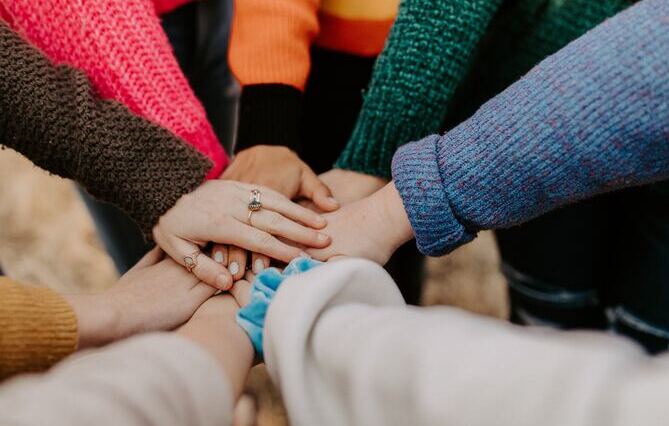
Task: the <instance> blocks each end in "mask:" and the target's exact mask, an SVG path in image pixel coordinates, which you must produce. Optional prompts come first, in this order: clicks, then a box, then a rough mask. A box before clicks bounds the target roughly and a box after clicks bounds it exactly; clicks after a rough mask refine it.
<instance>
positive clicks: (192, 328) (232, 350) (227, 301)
mask: <svg viewBox="0 0 669 426" xmlns="http://www.w3.org/2000/svg"><path fill="white" fill-rule="evenodd" d="M212 307H213V309H212ZM238 310H239V306H238V305H237V303H236V302H235V300H234V299H233V298H232V297H231V296H230V295H221V296H216V297H215V298H214V299H210V300H209V301H208V302H207V306H203V307H201V308H200V309H199V310H198V311H197V312H196V313H195V315H194V316H193V318H192V319H191V320H190V321H188V322H187V323H186V324H184V325H183V326H182V327H181V328H180V329H179V330H178V332H177V333H178V334H180V335H182V336H184V337H185V338H187V339H189V340H190V341H192V342H194V343H195V344H197V345H198V346H200V347H201V348H202V349H204V350H205V351H206V352H207V353H209V354H210V355H211V356H212V357H213V358H214V359H215V360H216V361H217V363H218V366H219V368H220V369H221V370H222V371H223V373H224V375H225V377H226V378H227V379H228V383H229V384H230V389H231V391H232V396H233V399H235V400H236V399H237V398H238V397H239V395H240V394H241V392H242V390H243V389H244V384H245V383H246V377H247V375H248V372H249V370H250V368H251V365H252V363H253V346H252V345H251V342H250V340H249V338H248V337H247V336H246V334H245V333H244V330H242V329H241V328H240V327H239V326H238V325H237V322H236V320H235V315H236V314H237V311H238Z"/></svg>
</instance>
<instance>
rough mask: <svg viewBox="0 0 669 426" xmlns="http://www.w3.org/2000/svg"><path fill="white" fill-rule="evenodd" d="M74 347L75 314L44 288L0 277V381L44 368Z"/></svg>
mask: <svg viewBox="0 0 669 426" xmlns="http://www.w3.org/2000/svg"><path fill="white" fill-rule="evenodd" d="M76 347H77V317H76V316H75V314H74V311H73V310H72V308H71V307H70V305H69V304H68V303H67V302H66V301H65V300H64V299H63V298H62V297H60V296H59V295H58V294H57V293H55V292H53V291H51V290H49V289H46V288H32V287H26V286H23V285H20V284H19V283H16V282H13V281H11V280H10V279H8V278H3V277H0V380H3V379H5V378H7V377H9V376H11V375H14V374H18V373H26V372H31V371H40V370H44V369H46V368H48V367H50V366H52V365H53V364H55V363H56V362H58V361H60V360H61V359H63V358H65V357H66V356H67V355H69V354H71V353H72V352H74V350H75V349H76Z"/></svg>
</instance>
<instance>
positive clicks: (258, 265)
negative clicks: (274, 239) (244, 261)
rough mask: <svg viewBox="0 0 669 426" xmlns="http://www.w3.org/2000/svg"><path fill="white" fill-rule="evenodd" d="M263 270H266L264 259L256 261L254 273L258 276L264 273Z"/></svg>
mask: <svg viewBox="0 0 669 426" xmlns="http://www.w3.org/2000/svg"><path fill="white" fill-rule="evenodd" d="M263 269H265V262H263V261H262V259H256V261H255V262H253V273H254V274H258V273H260V272H262V270H263Z"/></svg>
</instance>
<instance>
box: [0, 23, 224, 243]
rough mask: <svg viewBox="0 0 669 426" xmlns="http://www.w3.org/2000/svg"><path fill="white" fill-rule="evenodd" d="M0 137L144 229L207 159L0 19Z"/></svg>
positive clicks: (201, 173)
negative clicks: (102, 93) (102, 94)
mask: <svg viewBox="0 0 669 426" xmlns="http://www.w3.org/2000/svg"><path fill="white" fill-rule="evenodd" d="M0 144H2V145H5V146H7V147H9V148H12V149H14V150H16V151H18V152H20V153H22V154H23V155H25V156H26V157H28V159H30V160H31V161H32V162H33V163H35V164H36V165H37V166H39V167H42V168H44V169H45V170H48V171H49V172H51V173H55V174H57V175H59V176H62V177H65V178H71V179H74V180H76V181H78V182H79V183H81V184H82V185H83V186H84V187H85V188H86V190H87V191H88V192H90V193H91V194H92V195H93V196H95V197H97V198H100V199H102V200H103V201H107V202H109V203H112V204H114V205H116V206H118V207H119V208H121V209H122V210H124V211H126V212H127V213H128V214H129V215H130V217H132V218H133V219H134V220H135V221H136V222H137V224H138V225H139V226H140V228H141V229H142V230H143V231H144V233H145V235H146V236H149V235H150V233H151V229H152V228H153V226H154V225H155V224H156V223H157V221H158V219H159V218H160V216H162V215H163V214H164V213H165V212H166V211H167V210H169V209H170V208H171V207H172V206H173V205H174V204H175V203H176V201H177V200H178V199H179V198H180V197H181V196H182V195H183V194H186V193H188V192H191V191H192V190H194V189H195V188H197V187H198V186H199V185H200V184H201V183H202V182H203V181H204V179H205V176H206V174H207V171H208V170H210V169H211V162H210V161H209V160H208V159H207V158H206V157H205V156H204V155H202V154H201V153H199V152H198V151H197V150H195V149H194V148H192V147H190V146H189V145H187V144H186V143H185V142H183V141H181V140H180V139H178V138H177V137H175V136H174V135H172V134H171V133H170V132H168V131H167V130H165V129H163V128H161V127H159V126H157V125H155V124H152V123H150V122H148V121H147V120H145V119H142V118H140V117H137V116H135V115H133V114H132V113H131V112H130V111H129V110H128V109H127V108H126V107H125V106H123V105H122V104H120V103H119V102H116V101H104V100H101V99H99V98H98V97H96V94H95V93H94V91H93V89H92V88H91V86H90V83H89V81H88V79H87V78H86V76H85V75H84V74H83V73H82V72H80V71H78V70H76V69H74V68H71V67H67V66H54V65H53V64H51V63H50V62H49V60H48V59H47V58H46V57H44V55H42V54H41V53H40V52H39V51H38V50H37V49H35V48H34V47H32V46H30V45H29V44H28V43H27V42H26V41H25V40H23V39H22V38H21V37H20V36H19V35H18V34H16V33H15V32H14V31H12V30H11V29H10V28H9V27H8V26H7V25H5V24H4V23H3V22H2V21H0Z"/></svg>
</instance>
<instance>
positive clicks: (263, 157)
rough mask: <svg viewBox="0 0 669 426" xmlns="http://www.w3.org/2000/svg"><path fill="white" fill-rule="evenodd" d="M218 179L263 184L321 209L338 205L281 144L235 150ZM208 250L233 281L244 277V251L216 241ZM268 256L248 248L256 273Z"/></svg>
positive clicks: (303, 165)
mask: <svg viewBox="0 0 669 426" xmlns="http://www.w3.org/2000/svg"><path fill="white" fill-rule="evenodd" d="M221 179H224V180H234V181H238V182H245V183H249V184H253V185H261V186H265V187H267V188H271V189H273V190H274V191H276V192H278V193H280V194H282V195H284V196H285V197H287V198H288V199H291V200H294V199H300V198H301V199H306V200H309V202H310V203H313V205H315V206H316V207H317V208H318V211H322V212H331V211H334V210H336V209H337V208H339V203H338V202H337V201H336V200H335V199H334V198H332V194H331V193H330V190H329V188H328V187H327V186H326V185H325V184H324V183H323V182H322V181H321V179H319V177H318V176H316V174H315V173H314V172H313V171H312V170H311V168H310V167H309V166H308V165H307V164H306V163H304V162H303V161H302V160H301V159H300V158H299V157H298V156H297V154H295V153H294V152H293V151H291V150H290V149H288V148H286V147H283V146H269V145H258V146H254V147H251V148H248V149H245V150H243V151H241V152H239V153H238V154H237V155H236V156H235V158H234V160H233V161H232V164H230V166H228V168H227V169H226V170H225V172H223V174H222V175H221ZM254 220H255V215H254ZM212 253H213V259H214V260H215V261H217V262H218V263H220V264H221V265H224V266H227V268H228V270H229V271H230V274H231V275H232V277H233V279H234V280H235V281H236V280H239V279H241V278H242V277H243V276H244V272H245V269H246V263H247V257H248V253H247V250H245V249H244V248H240V247H239V246H234V245H229V246H228V245H222V244H216V245H214V247H213V249H212ZM270 257H273V256H271V255H270V256H269V257H268V256H267V255H266V253H265V254H263V253H261V252H257V251H252V254H251V269H252V270H253V272H255V273H258V272H260V271H262V270H263V269H265V268H267V267H269V264H270ZM280 260H283V259H280Z"/></svg>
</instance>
